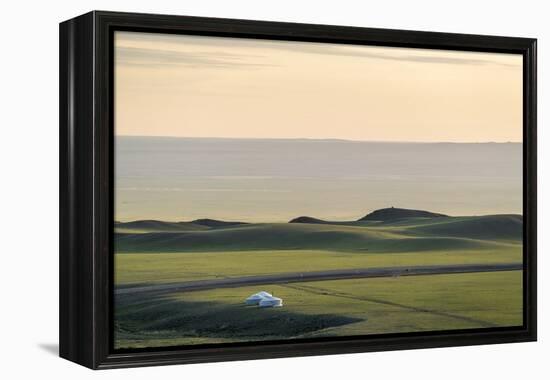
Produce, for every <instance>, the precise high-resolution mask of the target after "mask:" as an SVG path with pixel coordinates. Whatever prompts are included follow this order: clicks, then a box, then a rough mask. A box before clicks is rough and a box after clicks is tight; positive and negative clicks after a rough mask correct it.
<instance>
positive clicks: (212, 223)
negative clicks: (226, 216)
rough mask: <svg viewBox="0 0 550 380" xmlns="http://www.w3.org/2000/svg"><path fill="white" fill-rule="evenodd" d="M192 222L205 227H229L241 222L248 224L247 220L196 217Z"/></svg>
mask: <svg viewBox="0 0 550 380" xmlns="http://www.w3.org/2000/svg"><path fill="white" fill-rule="evenodd" d="M190 223H192V224H197V225H199V226H205V227H212V228H215V227H228V226H239V225H241V224H248V223H245V222H229V221H224V220H216V219H196V220H193V221H192V222H190Z"/></svg>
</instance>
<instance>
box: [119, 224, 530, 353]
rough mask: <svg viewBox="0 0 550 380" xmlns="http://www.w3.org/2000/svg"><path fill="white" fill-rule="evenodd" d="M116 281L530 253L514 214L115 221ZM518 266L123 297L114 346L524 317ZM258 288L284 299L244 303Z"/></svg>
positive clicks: (497, 259) (492, 259)
mask: <svg viewBox="0 0 550 380" xmlns="http://www.w3.org/2000/svg"><path fill="white" fill-rule="evenodd" d="M116 233H117V238H116V246H115V249H116V254H115V285H116V286H117V287H129V286H138V285H145V284H156V283H172V282H174V283H176V282H182V281H194V280H203V279H213V278H229V277H242V276H249V275H262V274H278V273H288V272H302V271H303V272H306V271H318V270H327V269H351V268H369V267H391V266H417V265H448V264H498V263H518V262H521V260H522V244H521V236H522V235H521V234H522V219H521V216H518V215H490V216H478V217H433V218H431V217H423V218H396V219H391V220H383V221H371V220H367V221H355V222H326V221H319V222H314V223H265V224H264V223H259V224H258V223H255V224H239V223H218V222H216V221H210V220H201V221H193V222H179V223H175V222H161V221H137V222H131V223H117V224H116ZM521 284H522V280H521V271H510V272H498V273H472V274H452V275H430V276H420V277H399V278H379V279H354V280H338V281H319V282H305V283H299V284H286V285H269V284H266V285H265V286H260V287H242V288H233V289H214V290H209V291H200V292H188V293H185V292H180V293H176V294H170V295H164V296H160V295H157V296H142V295H138V294H136V295H124V296H117V297H116V310H115V327H116V329H115V330H116V331H115V345H116V347H118V348H127V347H158V346H172V345H181V344H202V343H220V342H235V341H250V340H265V339H267V340H272V339H293V338H304V337H314V336H334V335H336V336H339V335H357V334H360V335H363V334H379V333H393V332H410V331H425V330H447V329H462V328H466V329H467V328H478V327H492V326H514V325H521V322H522V321H521V318H522V298H521V297H522V296H521V295H522V288H521V286H522V285H521ZM260 290H266V291H269V292H273V293H274V294H275V295H276V296H279V297H281V298H283V300H284V307H283V308H279V309H258V308H254V307H252V308H251V307H246V306H244V304H243V300H244V299H245V298H246V297H247V296H249V295H250V294H252V293H255V292H258V291H260Z"/></svg>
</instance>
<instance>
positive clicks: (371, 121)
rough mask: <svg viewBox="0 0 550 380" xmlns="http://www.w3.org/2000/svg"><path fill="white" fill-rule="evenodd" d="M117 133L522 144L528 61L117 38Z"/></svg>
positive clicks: (355, 48)
mask: <svg viewBox="0 0 550 380" xmlns="http://www.w3.org/2000/svg"><path fill="white" fill-rule="evenodd" d="M115 133H116V135H130V136H176V137H230V138H310V139H345V140H362V141H410V142H414V141H424V142H489V141H494V142H509V141H513V142H521V141H522V57H521V55H517V54H500V53H499V54H497V53H479V52H455V51H444V50H429V49H410V48H406V49H405V48H390V47H376V46H359V45H341V44H338V45H336V44H326V43H309V42H308V43H304V42H288V41H269V40H255V39H235V38H221V37H202V36H184V35H167V34H157V33H155V34H147V33H137V32H116V34H115Z"/></svg>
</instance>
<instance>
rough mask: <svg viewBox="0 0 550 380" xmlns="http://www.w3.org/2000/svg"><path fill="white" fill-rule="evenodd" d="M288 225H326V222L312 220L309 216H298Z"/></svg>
mask: <svg viewBox="0 0 550 380" xmlns="http://www.w3.org/2000/svg"><path fill="white" fill-rule="evenodd" d="M289 223H309V224H327V223H328V222H326V221H324V220H321V219H317V218H312V217H311V216H299V217H297V218H294V219H292V220H291V221H290V222H289Z"/></svg>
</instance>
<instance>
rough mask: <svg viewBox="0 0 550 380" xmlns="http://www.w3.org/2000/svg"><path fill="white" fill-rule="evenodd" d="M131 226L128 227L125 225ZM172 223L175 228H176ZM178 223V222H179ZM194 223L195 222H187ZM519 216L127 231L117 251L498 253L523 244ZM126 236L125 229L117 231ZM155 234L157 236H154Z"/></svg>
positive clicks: (118, 236)
mask: <svg viewBox="0 0 550 380" xmlns="http://www.w3.org/2000/svg"><path fill="white" fill-rule="evenodd" d="M126 224H128V223H126ZM173 224H174V223H172V224H171V225H173ZM176 224H179V223H176ZM188 224H192V225H193V226H196V225H195V224H193V222H188ZM522 224H523V223H522V218H521V216H518V215H490V216H472V217H441V216H438V217H432V218H429V217H428V218H425V217H423V218H400V219H397V220H391V221H388V220H386V221H375V222H362V221H357V222H347V223H346V224H340V223H339V224H331V223H330V222H324V223H300V222H298V223H266V224H241V225H239V224H231V225H227V226H220V227H215V228H213V227H206V226H204V225H198V227H197V228H195V227H193V228H188V226H187V225H182V227H181V230H178V231H173V230H170V228H168V227H167V228H166V229H161V228H160V227H159V226H155V228H156V229H150V230H144V229H142V230H140V231H138V232H136V230H130V229H128V230H126V231H127V232H123V233H117V235H116V245H115V248H116V252H201V251H209V252H220V251H242V250H300V249H318V250H333V251H345V252H348V251H358V252H366V251H369V252H415V251H432V250H457V249H496V248H498V247H499V246H507V245H510V244H512V245H515V244H519V243H520V242H521V236H522ZM118 231H119V232H122V231H123V230H118ZM149 231H152V232H149Z"/></svg>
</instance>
